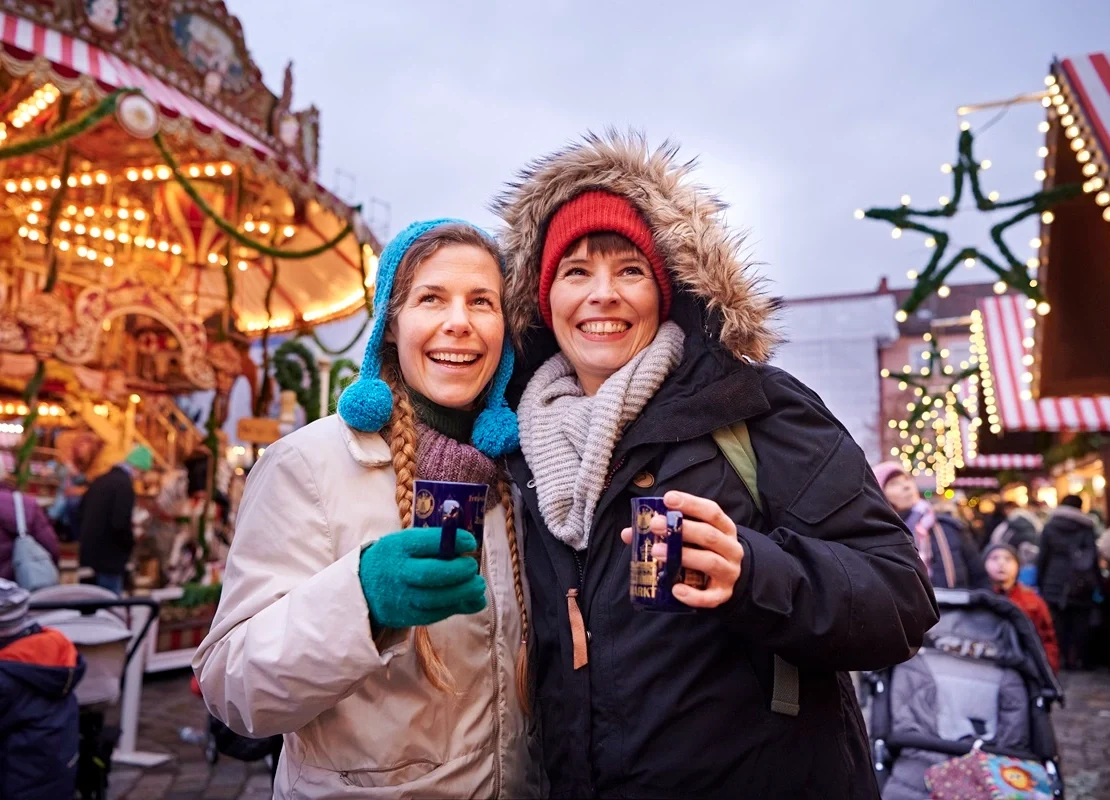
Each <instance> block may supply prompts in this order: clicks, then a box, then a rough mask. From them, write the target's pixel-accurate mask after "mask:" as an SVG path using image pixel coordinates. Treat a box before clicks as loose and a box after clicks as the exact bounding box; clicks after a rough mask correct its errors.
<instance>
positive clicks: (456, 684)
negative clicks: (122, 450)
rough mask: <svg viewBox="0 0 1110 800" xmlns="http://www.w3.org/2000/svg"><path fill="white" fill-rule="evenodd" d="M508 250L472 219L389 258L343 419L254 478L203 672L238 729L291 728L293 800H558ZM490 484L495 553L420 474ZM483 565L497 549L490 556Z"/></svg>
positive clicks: (286, 445)
mask: <svg viewBox="0 0 1110 800" xmlns="http://www.w3.org/2000/svg"><path fill="white" fill-rule="evenodd" d="M502 282H503V279H502V274H501V268H500V253H499V251H498V249H497V245H496V243H495V241H494V240H493V239H491V238H490V237H488V236H487V235H486V234H484V233H483V232H482V231H480V230H479V229H477V228H475V227H473V226H471V225H469V224H467V223H463V222H459V221H453V220H432V221H429V222H420V223H413V224H412V225H410V226H409V227H407V228H406V229H405V230H403V231H402V232H401V233H400V234H398V235H397V237H396V238H395V239H394V240H393V241H392V242H391V243H390V244H389V246H388V247H386V249H385V251H384V252H383V253H382V255H381V259H380V262H379V266H378V273H377V285H376V291H375V293H374V326H373V328H372V331H371V335H370V339H369V342H368V344H367V347H366V354H365V357H364V359H363V363H362V369H361V370H360V373H359V379H358V380H357V381H355V382H354V383H352V384H351V385H350V386H349V387H347V389H346V390H345V391H344V392H343V395H342V396H341V398H340V401H339V407H338V411H339V413H338V414H337V415H331V416H327V417H324V418H323V419H320V420H317V421H316V422H313V423H312V424H310V425H307V426H305V427H303V428H300V429H299V430H297V431H295V432H293V433H292V434H289V435H287V436H285V437H283V438H282V439H280V440H278V441H277V442H276V443H275V444H273V445H272V446H270V447H267V448H266V452H265V454H264V455H263V456H262V457H261V458H260V459H259V460H258V462H257V464H256V465H255V467H254V469H252V470H251V474H250V478H249V479H248V481H247V485H246V490H245V492H244V495H243V498H242V502H241V504H240V507H239V511H238V516H237V523H236V533H235V537H234V539H233V540H232V544H231V550H230V553H229V555H228V560H227V569H226V573H225V577H224V583H223V594H222V597H221V598H220V605H219V608H218V610H217V613H216V616H215V619H214V620H213V623H212V629H211V631H210V633H209V634H208V637H207V638H206V639H205V640H204V642H203V643H202V644H201V646H200V648H199V649H198V651H197V654H196V657H195V659H194V661H193V668H194V671H195V674H196V676H197V679H198V680H199V681H200V685H201V688H202V690H203V694H204V699H205V701H206V703H207V704H208V708H209V710H210V711H211V712H212V714H213V715H215V716H216V717H217V718H219V719H220V720H221V721H222V722H223V723H225V724H226V725H227V726H228V727H230V728H231V729H232V730H233V731H235V732H236V733H238V734H240V735H243V736H249V737H252V738H255V739H261V738H265V737H269V736H273V735H275V734H283V735H284V742H285V746H284V748H283V750H282V755H281V763H280V765H279V767H278V771H277V776H276V779H275V788H274V796H275V797H277V798H291V797H297V798H317V797H319V798H323V797H327V798H332V797H341V796H342V797H365V796H373V797H397V798H401V797H422V798H460V797H506V798H527V797H537V796H539V795H540V794H541V791H542V787H541V785H540V773H539V771H538V769H537V768H536V764H537V760H536V759H535V758H533V757H532V756H531V755H530V750H529V741H530V732H532V726H530V724H529V720H530V717H529V716H528V715H527V714H526V709H527V705H528V697H527V691H526V688H525V687H526V686H527V659H526V641H527V639H528V635H529V625H528V608H527V605H526V601H525V591H526V589H525V583H524V575H523V568H522V566H521V564H522V559H521V557H520V553H519V548H518V544H517V534H516V524H515V519H514V516H513V503H512V494H511V488H510V486H509V484H508V482H507V479H506V478H505V476H504V470H503V468H502V466H501V465H500V463H499V460H500V458H501V457H502V456H503V455H504V454H505V453H506V452H508V451H510V450H514V449H516V448H517V447H518V434H517V424H516V417H515V415H514V414H513V413H512V411H510V410H509V408H508V407H507V406H506V404H505V399H504V392H505V387H506V384H507V383H508V381H509V377H510V375H511V373H512V366H513V351H512V346H511V343H510V342H509V341H508V339H507V337H506V335H505V318H504V313H505V312H504V311H503V296H502ZM416 478H421V479H425V480H437V481H453V482H465V483H484V484H487V485H488V486H489V487H490V489H489V492H488V493H487V498H486V514H485V519H484V540H483V542H482V543H481V545H480V546H479V544H478V542H477V541H476V539H475V537H474V536H473V535H472V533H473V532H469V531H464V530H460V531H458V533H457V535H456V539H455V557H454V558H447V559H443V560H441V559H440V558H438V557H437V555H438V554H439V551H440V537H441V530H440V529H439V528H429V527H415V526H417V525H419V520H418V519H414V511H415V512H416V513H417V515H420V514H424V515H426V514H427V512H428V511H429V510H430V506H427V507H426V506H425V502H426V500H427V499H428V498H423V497H414V488H415V487H414V479H416ZM475 551H479V552H475Z"/></svg>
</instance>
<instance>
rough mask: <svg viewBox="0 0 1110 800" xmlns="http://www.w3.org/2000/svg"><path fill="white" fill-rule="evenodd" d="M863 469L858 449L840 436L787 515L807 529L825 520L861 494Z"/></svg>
mask: <svg viewBox="0 0 1110 800" xmlns="http://www.w3.org/2000/svg"><path fill="white" fill-rule="evenodd" d="M866 466H867V464H866V462H865V460H864V459H863V458H862V455H861V453H860V451H859V447H858V446H857V445H856V443H855V442H853V441H852V440H851V439H850V438H849V437H848V436H847V435H845V434H844V433H843V432H841V434H840V436H839V437H838V438H837V440H836V444H835V445H834V446H833V448H832V449H831V450H830V451H829V454H828V456H826V457H825V459H824V461H822V462H821V464H820V466H818V467H817V469H816V470H814V472H813V474H812V475H810V476H809V477H808V478H807V479H806V482H805V483H804V484H803V486H802V490H801V491H800V492H798V495H797V497H795V498H794V502H792V503H791V504H790V508H789V509H788V511H789V513H791V514H793V515H794V516H795V517H797V518H798V519H800V520H801V521H802V522H805V523H807V524H809V525H817V524H819V523H821V522H823V521H824V520H826V519H828V518H829V517H831V516H832V515H833V514H835V513H836V512H837V511H839V510H840V509H841V508H843V507H844V506H846V505H847V504H848V503H850V502H851V501H852V500H855V499H856V497H858V496H859V495H860V493H862V492H863V478H864V469H865V468H866Z"/></svg>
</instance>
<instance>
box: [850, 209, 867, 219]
mask: <svg viewBox="0 0 1110 800" xmlns="http://www.w3.org/2000/svg"><path fill="white" fill-rule="evenodd" d="M852 216H853V217H855V218H856V219H863V217H864V214H863V209H862V208H857V209H856V210H855V211H854V212H852Z"/></svg>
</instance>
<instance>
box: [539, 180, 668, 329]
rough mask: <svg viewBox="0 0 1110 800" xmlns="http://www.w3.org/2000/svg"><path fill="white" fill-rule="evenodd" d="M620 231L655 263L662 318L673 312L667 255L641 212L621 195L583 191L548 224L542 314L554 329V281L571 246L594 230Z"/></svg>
mask: <svg viewBox="0 0 1110 800" xmlns="http://www.w3.org/2000/svg"><path fill="white" fill-rule="evenodd" d="M601 232H606V233H618V234H620V235H621V236H623V237H624V238H626V239H628V240H629V241H630V242H632V244H634V245H636V247H638V248H639V250H640V252H641V253H643V254H644V256H646V257H647V260H648V263H649V264H651V271H652V272H654V273H655V280H656V282H657V283H658V284H659V294H660V296H661V298H662V302H660V304H659V319H660V321H662V320H665V319H667V317H668V316H669V315H670V313H671V279H670V278H669V277H668V276H667V268H666V266H665V265H664V263H663V257H662V256H661V255H660V254H659V251H658V250H657V249H656V248H655V240H654V238H653V237H652V235H651V228H649V227H648V224H647V223H646V222H645V221H644V218H643V217H642V216H641V215H640V212H639V211H637V210H636V208H635V206H633V205H632V204H631V203H630V202H628V201H627V200H625V199H624V198H623V197H621V196H620V195H618V194H613V193H611V192H603V191H592V192H586V193H584V194H580V195H578V196H577V197H575V198H574V199H573V200H569V201H567V202H566V203H564V204H563V205H562V206H560V207H559V210H558V211H556V212H555V214H554V215H553V216H552V217H551V222H550V223H549V224H548V226H547V238H545V239H544V243H543V255H542V256H541V257H540V315H541V316H542V317H543V321H544V322H546V323H547V327H549V328H551V327H553V325H552V324H551V301H550V298H551V284H552V283H554V282H555V268H556V267H558V266H559V262H560V261H562V260H563V256H565V255H566V252H567V248H568V247H570V246H571V245H572V244H574V243H575V242H576V241H578V240H579V239H581V238H582V237H583V236H585V235H587V234H590V233H601Z"/></svg>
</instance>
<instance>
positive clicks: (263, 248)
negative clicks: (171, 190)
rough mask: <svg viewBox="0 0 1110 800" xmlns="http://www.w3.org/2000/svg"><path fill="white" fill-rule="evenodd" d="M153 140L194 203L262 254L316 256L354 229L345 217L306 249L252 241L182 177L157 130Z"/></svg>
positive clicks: (231, 234) (225, 228) (238, 238)
mask: <svg viewBox="0 0 1110 800" xmlns="http://www.w3.org/2000/svg"><path fill="white" fill-rule="evenodd" d="M154 144H155V146H157V148H158V152H160V153H161V154H162V158H163V160H165V162H166V165H167V166H168V167H169V168H170V169H171V170H173V176H174V178H175V179H176V180H177V182H178V183H179V184H180V185H181V188H182V189H184V190H185V193H186V194H187V195H189V197H190V198H191V199H192V201H193V202H194V203H196V204H197V208H199V209H200V210H201V211H202V212H204V214H205V216H207V217H208V218H209V219H210V220H212V221H213V222H214V223H216V227H217V228H219V229H220V230H221V231H223V232H224V233H226V234H227V235H228V236H229V237H231V238H232V239H234V240H235V241H236V242H238V243H239V244H241V245H243V246H244V247H249V248H250V249H251V250H255V251H257V252H259V253H261V254H262V255H266V256H270V257H271V258H284V259H290V260H297V259H305V258H313V257H315V256H318V255H321V254H322V253H326V252H327V251H328V250H331V249H332V248H333V247H335V246H336V245H338V244H339V243H340V242H341V241H343V240H344V239H346V238H347V236H348V235H349V234H350V233H351V232H353V231H354V227H355V226H354V223H353V222H352V221H351V220H347V224H346V225H345V226H344V227H343V230H341V231H340V232H339V233H337V234H336V235H335V236H334V237H333V238H332V239H330V240H328V241H326V242H324V243H323V244H321V245H317V246H316V247H312V248H309V249H308V250H282V249H280V248H277V247H271V246H269V245H266V244H263V243H262V242H258V241H255V240H254V239H251V238H250V237H249V236H247V235H245V234H243V233H242V232H240V230H239V229H238V228H237V227H235V226H234V225H232V224H231V223H230V222H228V221H227V220H226V219H224V218H223V217H222V216H220V214H219V213H217V211H216V210H215V209H214V208H212V207H211V206H210V205H208V203H207V202H206V201H205V199H204V198H203V197H202V196H201V194H200V192H198V191H197V190H196V188H195V187H194V186H193V184H192V182H191V181H190V180H189V179H188V178H186V177H185V175H184V173H182V172H181V168H180V167H179V166H178V163H177V160H176V159H174V157H173V155H172V154H171V153H170V151H169V149H168V148H167V147H166V143H165V142H164V141H163V140H162V134H161V133H156V134H155V135H154ZM360 208H361V206H355V207H354V208H353V211H355V212H356V213H357V212H358V211H359V210H360ZM360 249H361V248H360Z"/></svg>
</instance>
